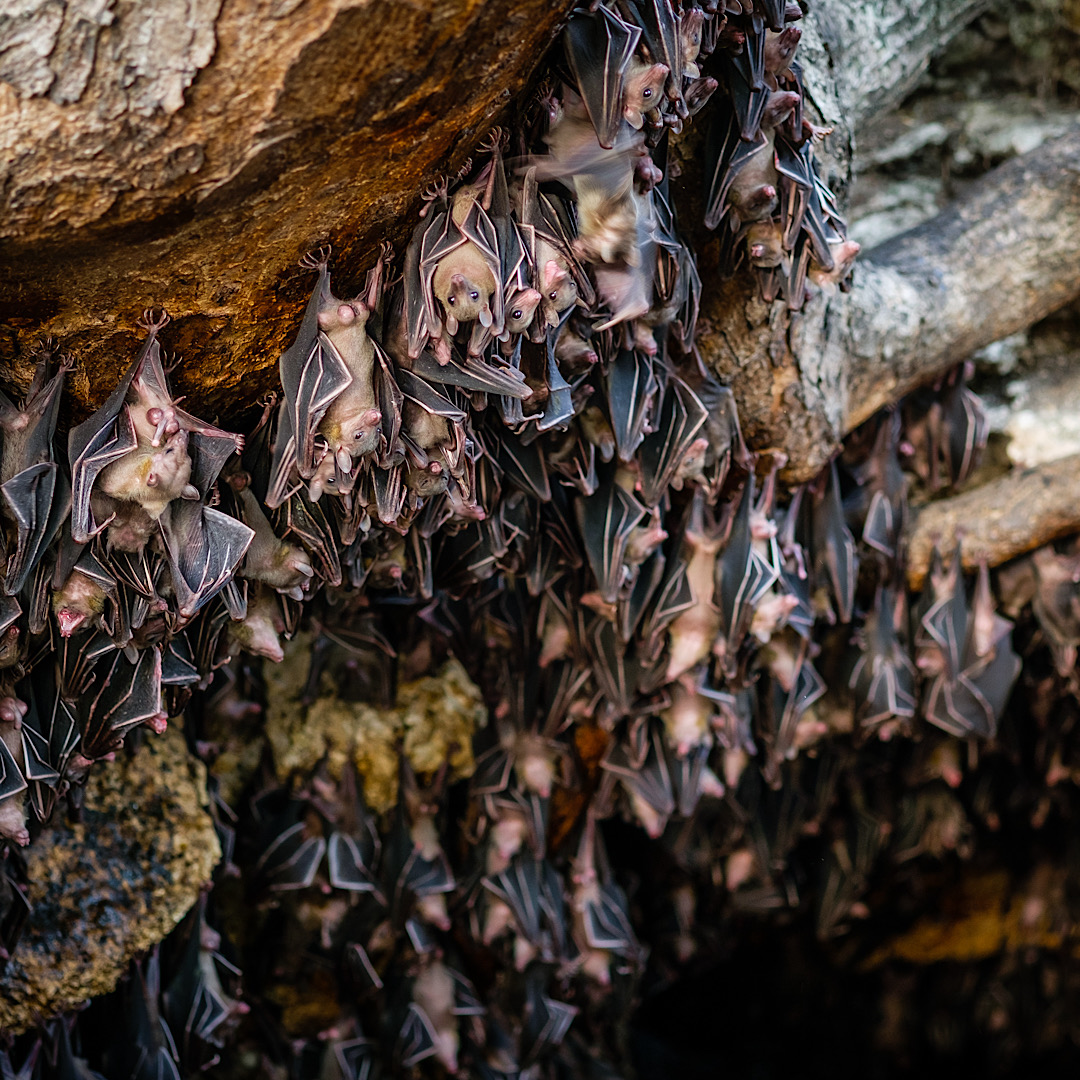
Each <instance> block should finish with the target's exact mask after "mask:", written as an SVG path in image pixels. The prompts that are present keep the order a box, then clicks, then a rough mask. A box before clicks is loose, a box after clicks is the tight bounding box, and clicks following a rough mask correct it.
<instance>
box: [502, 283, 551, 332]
mask: <svg viewBox="0 0 1080 1080" xmlns="http://www.w3.org/2000/svg"><path fill="white" fill-rule="evenodd" d="M541 299H542V297H541V294H540V292H539V291H538V290H536V289H518V290H516V291H515V292H514V294H513V295H512V296H511V297H510V298H509V299H508V300H507V301H506V304H505V305H504V308H505V312H506V319H505V323H504V328H505V330H506V332H507V333H510V334H523V333H524V332H525V330H526V329H527V328H528V326H529V323H531V322H532V320H533V315H535V314H536V309H537V308H538V307H539V306H540V300H541Z"/></svg>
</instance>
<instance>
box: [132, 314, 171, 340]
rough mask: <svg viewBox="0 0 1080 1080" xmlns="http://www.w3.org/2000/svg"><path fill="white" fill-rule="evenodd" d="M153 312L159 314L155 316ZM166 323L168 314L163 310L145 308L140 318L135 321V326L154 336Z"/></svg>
mask: <svg viewBox="0 0 1080 1080" xmlns="http://www.w3.org/2000/svg"><path fill="white" fill-rule="evenodd" d="M155 311H158V312H160V314H158V315H155V314H154V312H155ZM168 322H169V313H168V312H167V311H166V310H165V309H164V308H146V309H145V310H144V311H143V313H142V316H141V317H140V318H139V319H137V320H136V321H135V325H136V326H137V327H138V328H139V329H140V330H145V331H146V332H147V333H148V334H156V333H157V332H158V331H159V330H160V329H161V328H162V327H163V326H165V325H167V324H168Z"/></svg>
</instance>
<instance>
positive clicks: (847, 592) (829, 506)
mask: <svg viewBox="0 0 1080 1080" xmlns="http://www.w3.org/2000/svg"><path fill="white" fill-rule="evenodd" d="M811 506H812V511H811V538H812V539H811V549H812V557H813V569H814V574H815V575H816V576H819V577H820V578H822V579H824V580H827V581H828V582H829V585H830V587H831V589H832V594H833V599H834V600H835V601H836V617H837V618H838V619H839V621H840V622H842V623H849V622H851V618H852V612H853V610H854V606H855V581H856V579H857V578H858V573H859V560H858V555H857V554H856V551H855V540H854V538H853V537H852V535H851V530H850V529H849V528H848V527H847V522H846V521H845V519H844V508H843V505H842V503H841V501H840V478H839V476H838V474H837V470H836V462H835V460H834V461H832V462H831V463H830V464H829V469H828V473H827V474H826V475H825V477H824V478H823V480H822V481H821V482H819V484H818V485H817V487H816V488H815V489H814V492H813V496H812V501H811Z"/></svg>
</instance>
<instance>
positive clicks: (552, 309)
mask: <svg viewBox="0 0 1080 1080" xmlns="http://www.w3.org/2000/svg"><path fill="white" fill-rule="evenodd" d="M540 291H541V293H542V294H543V296H542V297H541V299H542V301H543V311H544V321H545V322H546V323H547V325H548V326H558V325H559V315H560V314H561V313H562V312H564V311H565V310H566V309H567V308H568V307H570V306H571V305H572V304H573V303H574V302H575V301H576V300H577V285H576V284H575V282H574V278H573V275H572V274H571V273H570V271H569V270H568V269H567V267H566V266H565V265H564V264H562V263H560V262H558V261H556V260H555V259H549V260H548V261H547V262H546V263H544V267H543V270H542V271H541V274H540Z"/></svg>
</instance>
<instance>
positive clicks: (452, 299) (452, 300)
mask: <svg viewBox="0 0 1080 1080" xmlns="http://www.w3.org/2000/svg"><path fill="white" fill-rule="evenodd" d="M446 299H447V300H449V301H450V306H451V307H453V306H454V298H453V297H452V296H448V297H447V298H446Z"/></svg>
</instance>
